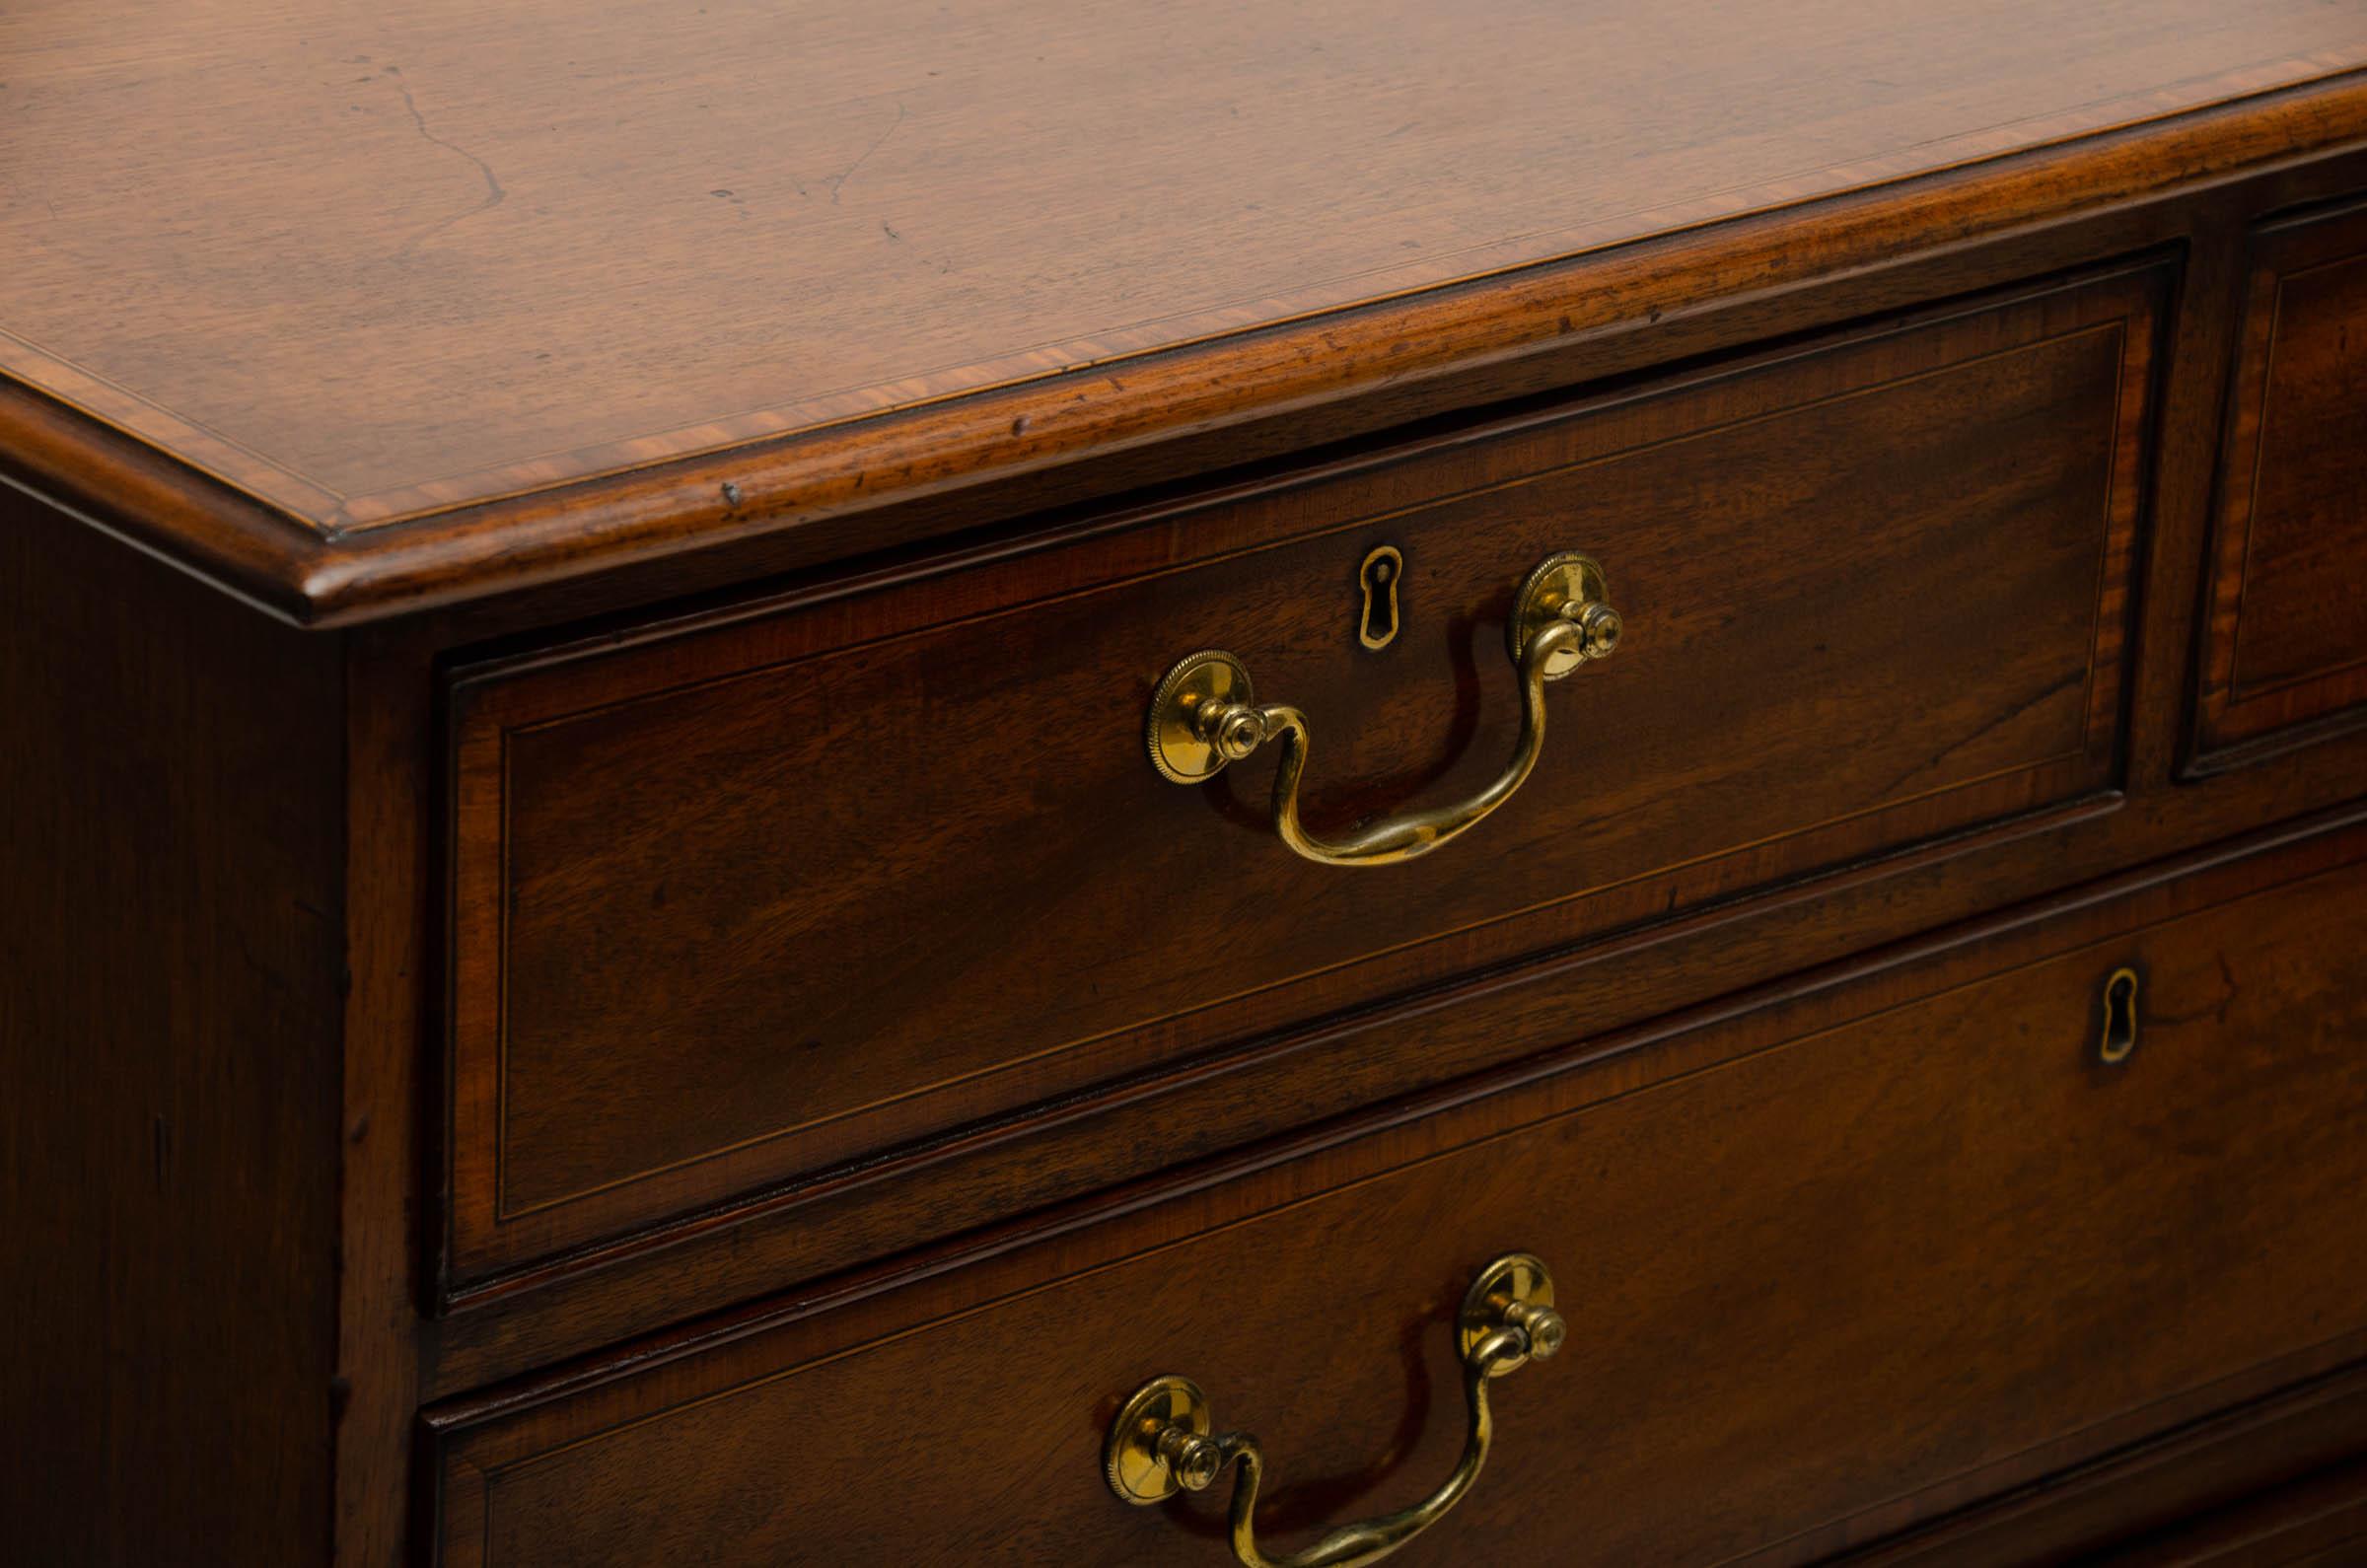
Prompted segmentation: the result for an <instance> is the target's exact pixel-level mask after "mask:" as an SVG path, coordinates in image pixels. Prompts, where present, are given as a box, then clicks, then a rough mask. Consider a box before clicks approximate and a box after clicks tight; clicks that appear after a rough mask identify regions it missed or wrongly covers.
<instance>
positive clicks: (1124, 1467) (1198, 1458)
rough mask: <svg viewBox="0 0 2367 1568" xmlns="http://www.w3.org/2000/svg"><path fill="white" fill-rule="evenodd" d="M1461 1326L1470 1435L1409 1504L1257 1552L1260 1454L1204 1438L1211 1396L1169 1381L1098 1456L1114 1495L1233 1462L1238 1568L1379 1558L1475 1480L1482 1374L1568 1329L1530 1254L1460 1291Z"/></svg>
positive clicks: (1149, 1496)
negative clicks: (1306, 1543) (1287, 1550)
mask: <svg viewBox="0 0 2367 1568" xmlns="http://www.w3.org/2000/svg"><path fill="white" fill-rule="evenodd" d="M1457 1332H1458V1339H1459V1343H1460V1345H1461V1347H1462V1351H1463V1392H1464V1401H1465V1404H1466V1407H1467V1408H1468V1409H1469V1411H1470V1436H1469V1437H1468V1438H1466V1440H1465V1442H1464V1446H1463V1459H1462V1461H1460V1462H1458V1463H1457V1464H1456V1466H1455V1470H1454V1473H1453V1474H1451V1475H1449V1476H1448V1477H1447V1478H1446V1480H1445V1481H1444V1482H1442V1483H1441V1484H1440V1485H1439V1487H1438V1489H1437V1490H1435V1491H1433V1492H1432V1493H1431V1494H1430V1495H1429V1496H1428V1497H1425V1498H1423V1499H1422V1500H1421V1501H1420V1502H1418V1503H1416V1504H1414V1505H1413V1506H1412V1507H1411V1508H1406V1509H1400V1510H1399V1511H1398V1512H1397V1513H1394V1514H1384V1515H1382V1516H1381V1517H1380V1518H1378V1519H1368V1520H1362V1521H1359V1522H1357V1523H1356V1524H1353V1525H1342V1526H1340V1527H1339V1528H1338V1529H1336V1530H1334V1531H1332V1532H1329V1533H1328V1534H1327V1535H1325V1536H1324V1538H1323V1539H1321V1540H1319V1541H1317V1542H1316V1543H1315V1544H1314V1545H1312V1546H1310V1547H1308V1548H1307V1549H1306V1550H1304V1551H1298V1552H1293V1553H1291V1554H1290V1555H1289V1556H1286V1557H1268V1556H1267V1555H1266V1554H1265V1553H1264V1552H1263V1551H1261V1550H1259V1549H1258V1545H1257V1529H1256V1523H1255V1511H1256V1508H1257V1487H1258V1483H1259V1482H1260V1481H1261V1480H1262V1479H1263V1478H1264V1474H1265V1455H1264V1451H1263V1450H1262V1449H1260V1448H1259V1447H1258V1444H1257V1440H1256V1439H1255V1437H1252V1436H1251V1435H1250V1434H1248V1433H1247V1432H1226V1433H1220V1434H1214V1435H1211V1433H1210V1426H1211V1424H1212V1423H1211V1421H1210V1418H1209V1412H1208V1398H1207V1395H1205V1394H1203V1393H1202V1392H1201V1391H1200V1390H1199V1388H1198V1386H1197V1385H1195V1384H1193V1383H1191V1382H1189V1381H1188V1380H1186V1379H1183V1378H1175V1377H1167V1378H1154V1379H1152V1380H1151V1381H1150V1382H1149V1383H1146V1384H1144V1385H1143V1386H1142V1387H1141V1388H1140V1389H1138V1390H1135V1391H1134V1395H1133V1397H1132V1398H1130V1399H1128V1400H1127V1401H1126V1402H1125V1405H1124V1407H1123V1408H1122V1409H1120V1410H1119V1411H1118V1414H1117V1419H1116V1420H1115V1421H1114V1422H1112V1424H1111V1427H1110V1438H1109V1442H1108V1444H1107V1445H1106V1448H1105V1453H1104V1462H1105V1468H1106V1472H1107V1474H1108V1476H1109V1480H1110V1487H1111V1490H1112V1491H1114V1492H1115V1493H1116V1494H1117V1495H1118V1496H1119V1497H1121V1498H1123V1499H1125V1500H1126V1501H1127V1502H1129V1503H1142V1504H1149V1503H1158V1502H1164V1501H1165V1500H1167V1499H1168V1498H1170V1497H1173V1496H1175V1495H1176V1493H1177V1492H1179V1491H1192V1492H1197V1491H1204V1490H1206V1489H1207V1488H1208V1487H1209V1486H1210V1485H1212V1484H1214V1483H1215V1481H1216V1478H1217V1477H1218V1476H1219V1475H1222V1474H1223V1473H1224V1470H1225V1467H1226V1466H1227V1465H1229V1464H1230V1465H1238V1466H1239V1467H1240V1473H1239V1478H1238V1479H1237V1480H1235V1482H1234V1483H1233V1504H1232V1510H1231V1523H1232V1529H1231V1535H1232V1544H1233V1556H1234V1558H1235V1559H1236V1560H1237V1561H1239V1562H1240V1563H1242V1564H1243V1565H1244V1568H1353V1565H1355V1564H1359V1563H1370V1562H1379V1561H1380V1560H1381V1559H1382V1558H1384V1557H1386V1556H1388V1555H1389V1554H1390V1553H1392V1552H1394V1551H1396V1550H1397V1549H1398V1548H1399V1547H1400V1546H1402V1545H1404V1544H1405V1543H1406V1542H1407V1541H1409V1540H1411V1539H1412V1538H1413V1537H1414V1536H1416V1535H1418V1534H1420V1533H1421V1532H1423V1531H1425V1530H1428V1529H1429V1528H1430V1527H1431V1526H1433V1525H1435V1524H1437V1523H1438V1522H1439V1520H1440V1519H1442V1518H1444V1517H1445V1515H1446V1513H1447V1511H1448V1510H1449V1509H1451V1508H1453V1507H1454V1506H1455V1505H1456V1504H1457V1503H1458V1502H1460V1501H1461V1500H1462V1498H1463V1495H1464V1493H1466V1492H1468V1491H1470V1489H1471V1483H1472V1482H1473V1481H1476V1480H1477V1479H1478V1478H1479V1470H1480V1467H1481V1466H1482V1465H1484V1464H1485V1463H1486V1462H1487V1455H1488V1450H1489V1449H1490V1448H1492V1447H1493V1446H1494V1443H1495V1430H1496V1429H1495V1420H1494V1417H1493V1416H1492V1415H1491V1414H1490V1412H1489V1410H1488V1403H1487V1386H1488V1383H1489V1381H1490V1380H1492V1379H1495V1378H1500V1377H1502V1376H1504V1374H1506V1373H1508V1372H1511V1371H1514V1370H1516V1369H1517V1368H1519V1367H1522V1366H1525V1365H1526V1364H1528V1363H1529V1362H1530V1361H1533V1360H1535V1361H1543V1360H1545V1359H1547V1358H1548V1357H1550V1356H1551V1355H1553V1353H1554V1352H1555V1351H1557V1350H1559V1349H1560V1348H1561V1345H1562V1341H1563V1339H1564V1338H1565V1337H1566V1336H1567V1328H1566V1326H1565V1325H1564V1323H1563V1321H1562V1318H1561V1315H1560V1314H1559V1313H1557V1312H1555V1311H1554V1310H1553V1280H1552V1276H1551V1275H1550V1274H1548V1273H1547V1272H1546V1270H1545V1265H1544V1264H1542V1263H1541V1262H1539V1261H1538V1260H1537V1259H1536V1258H1535V1257H1532V1256H1530V1255H1529V1254H1528V1253H1526V1252H1514V1253H1510V1254H1508V1255H1506V1256H1504V1257H1500V1258H1497V1259H1496V1260H1495V1261H1494V1262H1493V1263H1490V1264H1489V1265H1488V1266H1487V1267H1486V1268H1485V1269H1483V1270H1481V1272H1480V1274H1479V1277H1478V1278H1477V1279H1476V1280H1474V1281H1473V1282H1472V1284H1471V1288H1470V1292H1469V1294H1467V1295H1466V1296H1465V1297H1464V1303H1463V1311H1462V1313H1461V1315H1460V1317H1459V1319H1458V1321H1457Z"/></svg>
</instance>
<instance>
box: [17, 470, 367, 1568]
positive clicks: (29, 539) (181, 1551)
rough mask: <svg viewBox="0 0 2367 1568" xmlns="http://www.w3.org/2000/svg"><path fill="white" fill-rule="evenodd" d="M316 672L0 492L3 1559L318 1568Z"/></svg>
mask: <svg viewBox="0 0 2367 1568" xmlns="http://www.w3.org/2000/svg"><path fill="white" fill-rule="evenodd" d="M339 701H340V693H339V689H338V677H337V650H336V647H335V646H334V644H333V643H329V642H324V641H323V640H320V639H315V638H308V637H306V636H304V635H303V634H301V633H297V632H293V631H290V630H288V629H287V628H285V627H281V626H277V625H274V624H272V623H270V622H268V621H265V620H263V619H262V618H260V617H258V616H256V615H253V614H251V612H249V611H248V610H246V609H245V608H243V607H241V606H238V605H235V604H233V603H232V602H231V601H229V600H227V599H225V598H223V597H222V596H221V595H219V594H217V593H215V592H214V591H213V590H211V589H209V588H206V587H204V586H203V585H201V584H198V583H195V582H192V581H190V580H189V579H188V578H186V577H184V576H182V575H180V574H179V573H177V572H174V571H172V570H170V569H168V568H166V567H163V566H160V565H158V564H157V563H155V562H153V561H146V560H142V559H140V558H139V557H138V556H136V555H134V554H133V553H132V552H131V551H129V550H126V549H124V548H123V547H121V546H120V545H117V544H115V543H113V542H112V541H110V540H108V539H104V538H100V537H98V536H96V535H92V534H90V533H89V532H88V531H86V530H84V529H83V528H81V527H80V526H79V525H78V524H76V523H74V522H73V521H72V520H70V519H67V518H63V517H60V516H58V515H56V514H55V513H51V512H48V511H47V510H46V509H44V508H41V507H39V506H37V505H36V504H35V503H33V502H30V501H28V500H27V499H25V498H24V497H22V496H19V495H16V494H15V493H13V492H8V491H0V713H4V714H6V715H7V724H8V729H9V734H8V739H7V743H6V744H7V749H8V755H7V760H6V762H5V764H0V1433H5V1434H6V1440H5V1443H4V1444H0V1447H5V1450H6V1453H7V1459H6V1461H5V1462H0V1541H4V1542H5V1545H4V1546H0V1554H4V1555H6V1556H7V1557H8V1558H9V1559H10V1560H11V1561H13V1562H21V1563H28V1564H33V1563H44V1564H45V1563H75V1564H121V1565H124V1568H146V1565H150V1564H155V1563H160V1562H191V1561H206V1562H223V1563H244V1564H253V1565H256V1568H263V1565H281V1564H289V1565H292V1564H298V1563H313V1562H317V1561H319V1560H320V1556H321V1553H322V1551H323V1547H324V1546H325V1544H326V1541H327V1538H328V1528H329V1485H330V1482H329V1452H328V1436H329V1429H330V1424H331V1420H332V1413H333V1410H334V1408H335V1405H336V1402H337V1392H336V1390H335V1388H334V1387H333V1385H332V1381H331V1379H332V1373H333V1370H334V1368H333V1363H332V1359H331V1357H332V1351H333V1347H334V1344H335V1332H336V1300H335V1281H334V1276H333V1269H334V1260H335V1255H336V1245H337V1234H338V1233H337V1207H336V1197H335V1186H336V1184H335V1171H336V1160H337V1131H336V1127H337V1121H336V1097H337V1076H338V1059H337V1040H338V1027H339V1019H338V1013H339V1007H340V1001H339V997H338V993H337V977H338V970H339V967H340V962H341V958H342V955H341V951H340V948H341V935H342V929H343V927H342V919H341V899H340V894H341V889H340V886H339V881H338V856H339V854H340V851H341V842H342V839H341V814H340V809H339V808H340V800H339V791H338V780H339V776H340V775H339V767H340V759H339V755H338V747H337V744H336V742H335V740H334V736H335V733H336V729H337V726H338V722H339V720H338V711H339V708H338V704H339Z"/></svg>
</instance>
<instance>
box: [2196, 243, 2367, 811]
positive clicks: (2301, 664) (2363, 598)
mask: <svg viewBox="0 0 2367 1568" xmlns="http://www.w3.org/2000/svg"><path fill="white" fill-rule="evenodd" d="M2249 291H2250V292H2249V298H2248V299H2247V302H2246V305H2245V315H2244V331H2243V340H2242V351H2241V353H2240V355H2239V358H2238V360H2237V365H2236V379H2235V385H2234V387H2233V389H2232V391H2231V392H2230V408H2229V415H2228V439H2227V450H2226V452H2225V454H2224V455H2223V457H2222V459H2221V463H2220V475H2219V520H2218V534H2217V539H2218V543H2217V550H2216V557H2215V559H2214V561H2213V564H2212V572H2211V606H2210V608H2211V613H2210V619H2209V622H2208V624H2207V625H2206V626H2205V627H2204V631H2203V639H2202V680H2201V685H2200V690H2199V693H2198V703H2197V705H2198V711H2197V713H2196V715H2195V725H2194V743H2195V753H2196V755H2195V763H2196V768H2197V770H2198V771H2204V772H2209V771H2215V770H2216V769H2218V768H2221V767H2225V766H2228V765H2231V764H2233V763H2236V762H2240V761H2242V760H2244V759H2245V758H2246V757H2247V756H2252V755H2258V754H2260V753H2261V752H2264V751H2270V750H2275V749H2279V748H2282V747H2284V746H2286V745H2289V744H2291V743H2294V742H2297V741H2302V740H2308V739H2313V738H2316V737H2318V736H2322V735H2326V734H2329V733H2331V732H2333V731H2336V730H2347V729H2350V728H2353V727H2355V726H2357V725H2359V724H2362V723H2367V592H2362V591H2361V589H2360V581H2361V579H2362V578H2367V206H2353V207H2349V208H2346V209H2344V210H2342V211H2338V212H2334V213H2330V214H2325V215H2321V216H2317V217H2311V218H2302V219H2296V220H2291V221H2287V222H2284V223H2278V224H2273V225H2271V226H2269V227H2268V228H2266V229H2264V230H2262V231H2261V232H2260V234H2259V237H2258V242H2257V243H2256V245H2255V246H2254V248H2253V266H2252V272H2251V277H2250V282H2249Z"/></svg>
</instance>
